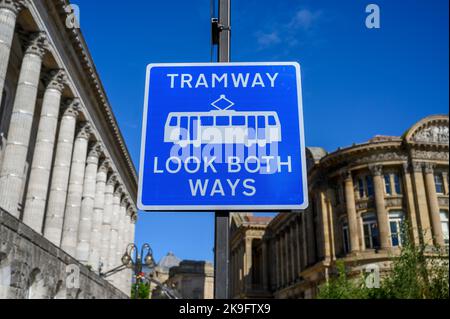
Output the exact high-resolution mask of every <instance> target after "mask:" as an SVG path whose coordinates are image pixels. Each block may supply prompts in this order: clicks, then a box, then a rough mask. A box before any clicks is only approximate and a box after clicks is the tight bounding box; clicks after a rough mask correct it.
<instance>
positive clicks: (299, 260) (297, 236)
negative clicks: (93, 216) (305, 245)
mask: <svg viewBox="0 0 450 319" xmlns="http://www.w3.org/2000/svg"><path fill="white" fill-rule="evenodd" d="M300 214H302V213H300ZM300 216H301V215H299V216H297V218H296V223H295V226H296V227H295V241H296V242H297V245H296V248H297V266H298V267H297V276H298V277H300V274H301V272H302V270H303V266H302V250H301V247H302V240H301V230H300V221H301V217H300Z"/></svg>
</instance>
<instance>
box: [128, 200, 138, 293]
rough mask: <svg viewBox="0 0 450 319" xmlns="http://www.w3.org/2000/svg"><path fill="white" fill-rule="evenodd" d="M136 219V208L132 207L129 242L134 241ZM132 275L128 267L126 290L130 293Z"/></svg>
mask: <svg viewBox="0 0 450 319" xmlns="http://www.w3.org/2000/svg"><path fill="white" fill-rule="evenodd" d="M137 220H138V214H137V211H136V208H135V207H133V211H132V215H131V227H130V237H129V242H130V243H134V236H135V231H136V223H137ZM132 277H133V270H131V269H129V270H128V291H129V292H130V293H131V284H132V282H131V279H132Z"/></svg>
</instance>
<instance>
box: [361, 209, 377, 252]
mask: <svg viewBox="0 0 450 319" xmlns="http://www.w3.org/2000/svg"><path fill="white" fill-rule="evenodd" d="M362 217H363V231H364V244H365V247H366V249H376V248H379V247H380V244H379V243H380V239H379V238H380V236H379V231H378V222H377V218H376V216H375V214H374V213H367V214H364V215H363V216H362Z"/></svg>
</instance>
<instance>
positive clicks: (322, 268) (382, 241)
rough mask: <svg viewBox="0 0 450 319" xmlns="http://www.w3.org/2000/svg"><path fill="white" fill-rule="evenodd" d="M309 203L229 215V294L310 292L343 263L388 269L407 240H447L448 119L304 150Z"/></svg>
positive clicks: (430, 119) (300, 295)
mask: <svg viewBox="0 0 450 319" xmlns="http://www.w3.org/2000/svg"><path fill="white" fill-rule="evenodd" d="M307 162H308V163H307V164H308V182H309V199H310V206H309V208H308V209H307V210H306V211H303V212H297V213H293V214H278V215H277V216H276V217H274V218H269V219H267V218H266V219H265V220H262V219H261V218H255V217H253V218H252V217H249V216H245V217H241V216H233V220H232V227H231V229H232V233H231V269H232V271H231V273H232V278H231V282H230V285H231V296H232V297H234V298H254V297H267V298H313V297H314V296H315V295H316V293H317V289H318V287H319V286H320V285H321V284H323V283H324V282H325V281H326V280H327V278H328V277H329V276H330V274H331V272H334V271H335V265H336V261H338V260H342V261H344V262H345V264H346V266H347V268H348V269H350V270H351V272H353V273H354V274H358V273H361V271H365V269H366V268H367V266H368V265H375V266H376V267H378V268H379V269H380V271H381V272H383V271H387V270H388V268H389V265H390V260H391V258H392V256H395V255H396V254H398V253H399V251H400V249H399V248H400V247H401V246H402V242H403V240H404V239H403V238H402V237H403V236H401V229H402V225H404V223H405V222H407V223H408V225H409V226H410V227H409V228H410V231H411V234H410V238H412V240H413V241H414V242H415V243H416V244H419V243H424V244H426V245H429V246H440V247H443V246H448V244H449V226H448V213H449V202H448V199H449V179H448V167H449V117H448V115H436V116H430V117H427V118H424V119H423V120H421V121H419V122H418V123H416V124H415V125H413V126H412V127H411V128H410V129H409V130H407V131H406V133H405V134H404V135H403V136H402V137H392V136H376V137H375V138H373V139H371V140H369V141H368V142H366V143H363V144H358V145H356V144H355V145H353V146H351V147H347V148H341V149H338V150H337V151H335V152H333V153H327V152H326V151H325V150H324V149H322V148H308V149H307Z"/></svg>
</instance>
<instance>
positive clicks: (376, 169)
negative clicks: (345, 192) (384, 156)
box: [369, 165, 383, 176]
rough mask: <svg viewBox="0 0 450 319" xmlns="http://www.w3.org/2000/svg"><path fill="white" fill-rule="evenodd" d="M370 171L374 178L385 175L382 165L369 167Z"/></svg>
mask: <svg viewBox="0 0 450 319" xmlns="http://www.w3.org/2000/svg"><path fill="white" fill-rule="evenodd" d="M369 170H370V171H371V172H372V174H373V176H381V175H382V174H383V166H382V165H369Z"/></svg>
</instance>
